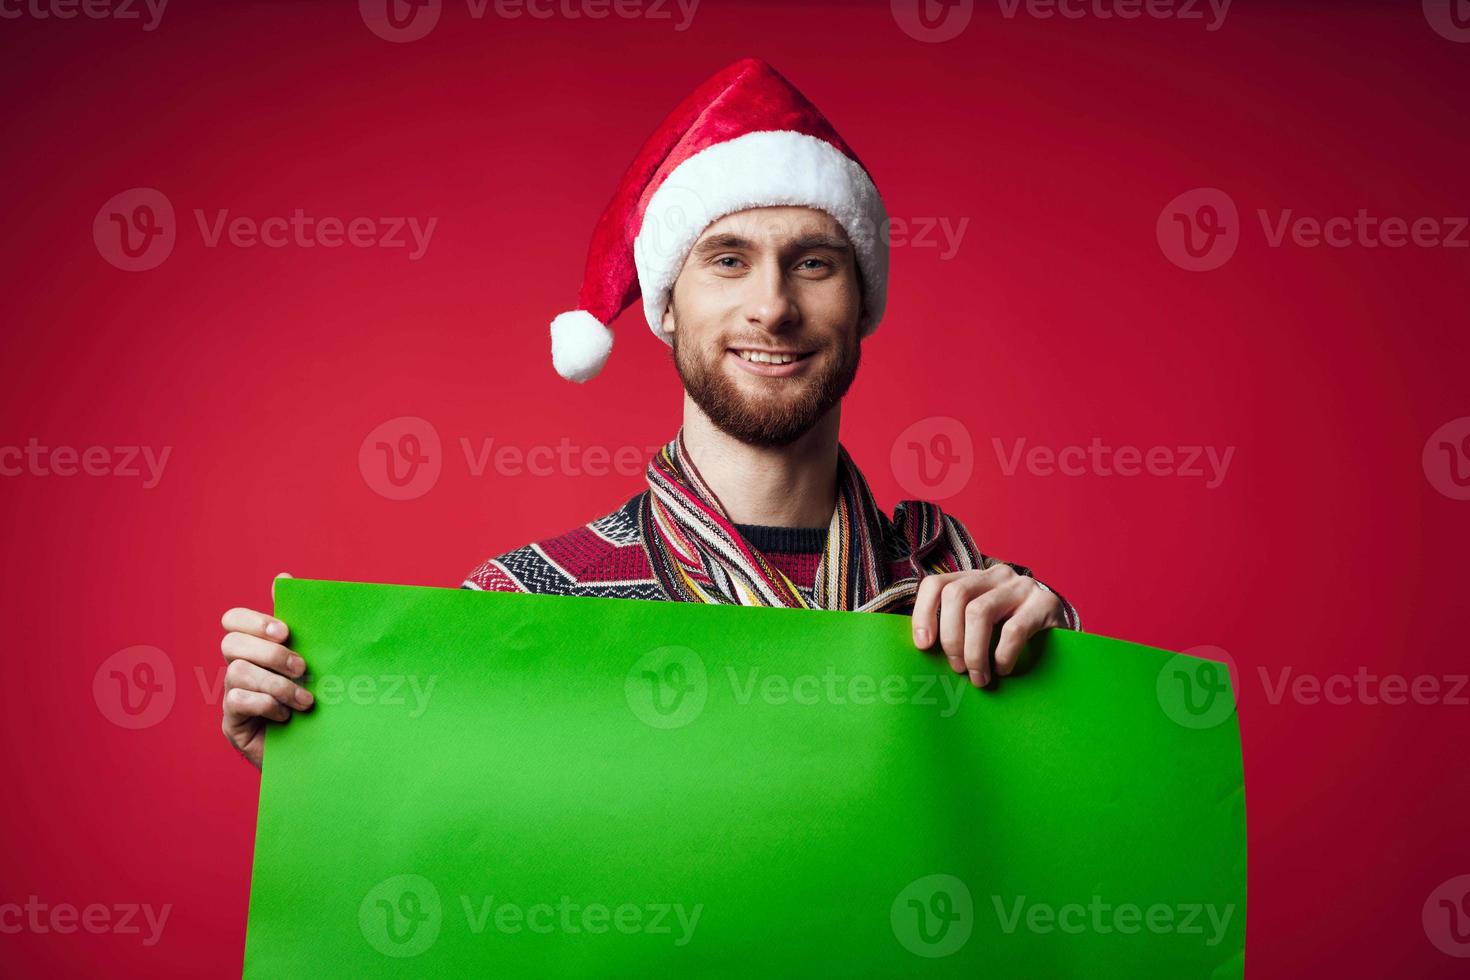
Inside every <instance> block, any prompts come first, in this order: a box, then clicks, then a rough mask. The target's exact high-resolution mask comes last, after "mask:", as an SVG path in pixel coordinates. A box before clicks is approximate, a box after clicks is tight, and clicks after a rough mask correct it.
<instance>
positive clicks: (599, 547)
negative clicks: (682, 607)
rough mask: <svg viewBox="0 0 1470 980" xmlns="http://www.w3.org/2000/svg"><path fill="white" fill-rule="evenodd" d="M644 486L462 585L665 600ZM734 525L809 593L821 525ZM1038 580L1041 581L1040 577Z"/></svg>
mask: <svg viewBox="0 0 1470 980" xmlns="http://www.w3.org/2000/svg"><path fill="white" fill-rule="evenodd" d="M648 492H649V491H647V490H644V491H642V492H640V493H637V494H634V495H633V496H632V497H630V498H629V499H628V500H627V502H626V503H624V504H623V505H622V506H621V507H619V508H618V509H616V510H614V511H612V512H611V513H608V514H605V515H603V516H602V517H599V518H597V519H596V520H594V521H591V522H589V523H587V524H584V525H582V526H581V527H575V528H572V529H571V530H569V531H566V532H564V533H562V534H558V535H555V536H554V537H550V538H545V539H543V540H540V541H535V542H532V543H531V544H527V545H522V546H521V547H519V548H515V549H513V550H511V551H507V552H505V553H504V554H501V555H498V556H496V557H494V558H490V559H488V560H486V561H484V562H482V563H481V564H480V565H478V566H477V567H476V568H474V569H473V570H472V571H471V572H470V573H469V575H468V576H466V578H465V580H464V583H463V585H462V588H466V589H481V590H485V591H490V592H532V593H539V594H544V595H577V596H601V597H604V598H613V599H657V600H663V599H667V598H668V597H667V596H666V595H665V594H664V592H663V590H662V588H660V586H659V583H658V579H657V578H656V577H655V576H654V573H653V568H652V566H650V565H649V563H648V553H647V552H646V551H645V550H644V547H643V542H642V540H641V538H640V536H639V532H638V511H639V507H640V505H641V504H642V500H643V497H644V495H645V494H647V493H648ZM735 527H736V530H738V531H739V532H740V535H741V537H743V538H744V539H745V540H746V541H747V542H749V543H750V544H751V545H752V546H753V547H755V548H757V549H758V550H760V551H762V552H763V553H764V554H765V556H766V558H767V559H768V560H769V561H770V562H771V563H772V564H774V565H775V566H776V567H778V568H779V569H780V570H781V571H782V573H784V574H785V575H786V577H787V578H789V579H790V580H791V583H792V584H793V585H795V586H796V588H797V591H798V592H800V593H801V595H802V598H804V599H806V600H808V601H810V600H811V598H812V586H813V585H814V583H815V581H816V575H817V566H818V563H819V561H820V558H821V555H822V549H823V548H824V547H825V545H826V540H827V528H825V527H794V528H793V527H771V526H769V525H759V524H737V525H735ZM1007 564H1011V563H1007ZM1011 567H1012V568H1014V569H1015V570H1016V571H1017V572H1019V573H1020V574H1022V575H1030V574H1031V570H1030V569H1028V568H1026V567H1025V566H1023V565H1016V564H1011ZM1037 584H1038V585H1040V586H1041V587H1042V588H1044V589H1045V588H1046V585H1045V584H1044V583H1041V582H1037ZM1048 591H1051V590H1049V589H1048ZM1057 598H1058V599H1060V600H1061V603H1062V611H1063V614H1064V616H1065V617H1066V621H1067V625H1068V627H1069V628H1070V629H1081V622H1080V619H1079V618H1078V616H1077V610H1076V609H1074V608H1073V607H1072V604H1071V603H1069V602H1068V601H1067V600H1066V599H1064V598H1062V597H1061V596H1060V595H1058V596H1057ZM908 611H910V612H911V611H912V608H911V607H910V609H909V610H908Z"/></svg>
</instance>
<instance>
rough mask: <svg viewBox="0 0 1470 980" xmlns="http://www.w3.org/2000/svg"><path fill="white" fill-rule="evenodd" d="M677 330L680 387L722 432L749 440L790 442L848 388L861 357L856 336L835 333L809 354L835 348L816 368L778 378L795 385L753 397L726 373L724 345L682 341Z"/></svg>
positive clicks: (752, 442) (766, 443)
mask: <svg viewBox="0 0 1470 980" xmlns="http://www.w3.org/2000/svg"><path fill="white" fill-rule="evenodd" d="M679 335H680V334H679V331H678V329H677V328H676V329H675V331H674V344H673V347H674V350H673V356H674V367H675V368H676V369H677V370H678V372H679V378H680V380H682V381H683V382H684V390H685V391H687V392H689V397H690V398H693V399H694V404H696V405H698V406H699V407H700V408H701V409H702V410H703V411H704V414H705V415H707V416H709V419H710V421H711V422H713V423H714V424H715V426H716V427H717V428H718V429H719V430H720V431H721V432H724V433H726V434H727V435H729V436H732V437H734V438H736V439H739V440H740V441H741V442H743V443H745V444H746V445H749V446H757V447H774V446H789V445H790V444H791V443H793V442H795V441H796V440H797V439H799V438H801V436H803V435H805V434H806V433H807V432H808V431H810V429H811V427H812V426H814V425H816V424H817V422H818V421H820V420H821V418H822V416H824V415H826V414H827V412H828V411H829V410H830V409H831V408H832V406H833V405H836V404H837V403H838V402H839V401H841V400H842V397H843V396H844V395H846V394H847V389H848V388H850V387H852V382H853V378H855V377H857V369H858V362H859V361H860V360H861V359H862V342H861V341H860V340H857V339H853V340H851V341H850V342H849V341H848V340H846V339H839V340H837V341H836V342H835V343H834V344H832V345H829V346H828V347H824V348H819V349H818V350H815V351H813V352H812V353H811V355H809V356H811V357H820V356H821V355H822V354H824V353H830V352H832V351H835V352H836V354H837V356H836V357H826V358H824V359H823V363H824V365H825V366H824V367H818V368H815V369H814V370H815V371H816V372H817V373H814V374H809V375H808V376H807V377H804V378H789V379H785V380H784V382H781V383H784V384H785V385H787V386H790V387H792V388H797V387H798V386H799V390H794V391H788V392H786V393H785V394H784V395H782V396H776V397H770V398H764V399H759V400H756V399H753V398H752V397H751V396H749V395H747V394H745V393H744V392H743V391H741V390H740V386H739V385H738V384H736V383H735V382H734V381H732V380H731V379H730V378H729V377H727V376H726V375H725V372H724V369H723V367H722V365H723V361H724V357H725V348H724V347H723V346H722V347H717V348H715V349H714V350H713V351H709V350H704V349H701V348H698V347H695V348H690V347H688V346H683V347H681V346H680V344H679ZM775 380H776V379H773V381H775Z"/></svg>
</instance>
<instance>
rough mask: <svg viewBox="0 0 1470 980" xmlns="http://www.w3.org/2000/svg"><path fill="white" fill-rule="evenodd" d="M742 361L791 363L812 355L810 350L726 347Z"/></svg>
mask: <svg viewBox="0 0 1470 980" xmlns="http://www.w3.org/2000/svg"><path fill="white" fill-rule="evenodd" d="M728 349H729V350H730V351H731V352H733V353H734V354H735V355H736V356H737V357H739V358H740V359H741V360H742V361H748V362H749V363H751V364H793V363H795V362H797V361H802V360H805V359H806V358H808V357H811V356H812V352H811V351H767V350H758V349H755V348H749V347H731V348H728Z"/></svg>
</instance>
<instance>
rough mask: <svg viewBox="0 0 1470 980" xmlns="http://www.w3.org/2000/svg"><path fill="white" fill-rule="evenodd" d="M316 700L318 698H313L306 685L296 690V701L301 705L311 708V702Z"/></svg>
mask: <svg viewBox="0 0 1470 980" xmlns="http://www.w3.org/2000/svg"><path fill="white" fill-rule="evenodd" d="M315 700H316V698H313V697H312V696H311V692H310V691H308V690H307V689H306V688H304V687H303V688H299V689H298V690H297V691H296V703H297V704H299V705H301V706H302V707H303V708H310V707H311V703H312V702H313V701H315Z"/></svg>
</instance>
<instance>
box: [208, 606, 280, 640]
mask: <svg viewBox="0 0 1470 980" xmlns="http://www.w3.org/2000/svg"><path fill="white" fill-rule="evenodd" d="M219 624H220V625H221V626H223V627H224V628H225V629H226V630H229V631H230V632H232V633H249V634H250V635H251V636H258V637H260V638H261V639H262V640H274V641H275V642H277V643H284V642H286V637H288V636H290V635H291V630H290V629H289V628H288V627H287V626H286V624H285V623H283V622H282V621H281V620H279V619H277V618H276V617H274V616H267V615H266V614H265V613H263V612H256V611H255V610H254V609H244V608H241V607H240V606H236V607H235V608H234V609H229V610H226V611H225V614H224V615H223V616H221V617H220V619H219Z"/></svg>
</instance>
